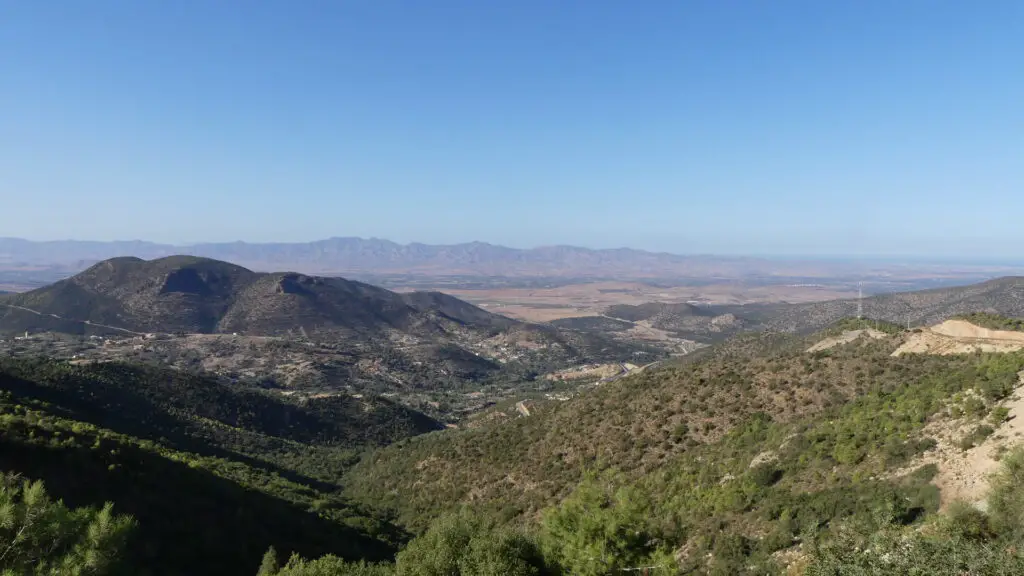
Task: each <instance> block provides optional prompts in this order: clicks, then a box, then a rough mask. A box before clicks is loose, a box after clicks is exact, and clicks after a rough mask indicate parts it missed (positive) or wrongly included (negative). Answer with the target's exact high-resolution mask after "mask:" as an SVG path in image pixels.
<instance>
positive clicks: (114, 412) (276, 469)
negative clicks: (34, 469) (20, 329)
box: [0, 374, 339, 492]
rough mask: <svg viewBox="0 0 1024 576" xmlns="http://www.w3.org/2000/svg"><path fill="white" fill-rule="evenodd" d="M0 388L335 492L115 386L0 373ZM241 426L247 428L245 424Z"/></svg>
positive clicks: (67, 413) (58, 410) (78, 416)
mask: <svg viewBox="0 0 1024 576" xmlns="http://www.w3.org/2000/svg"><path fill="white" fill-rule="evenodd" d="M0 389H4V390H8V391H9V392H11V393H12V394H14V395H15V396H17V397H21V398H24V399H32V400H38V401H42V402H46V403H49V404H50V406H48V407H47V411H48V412H51V413H53V414H55V415H58V416H62V417H64V418H68V419H71V420H77V421H80V422H87V423H89V424H93V425H95V426H99V427H101V428H106V429H108V430H112V431H114V432H117V433H120V434H125V435H127V436H134V437H136V438H141V439H146V440H152V441H154V442H158V443H160V444H162V445H164V446H167V447H169V448H173V449H175V450H180V451H183V452H192V453H194V454H198V455H201V456H211V457H216V458H224V459H227V460H234V461H238V462H242V463H245V464H247V465H249V466H251V467H254V468H259V469H262V470H265V471H267V472H273V473H275V474H277V475H279V476H281V477H282V478H285V479H287V480H290V481H292V482H297V483H300V484H305V485H307V486H310V487H312V488H315V489H317V490H319V491H321V492H335V491H337V490H338V489H339V486H337V485H336V484H332V483H329V482H325V481H323V480H318V479H315V478H311V477H309V476H306V475H304V474H300V473H298V472H296V471H294V470H289V469H287V468H283V467H281V466H278V465H276V464H273V463H270V462H267V461H265V460H260V459H257V458H253V457H252V456H248V455H246V454H243V453H240V452H237V451H234V450H228V449H226V448H223V447H221V446H217V445H215V444H211V443H210V441H209V440H206V439H203V438H200V437H196V436H194V435H192V434H190V433H189V430H193V429H195V428H197V426H196V425H195V424H194V423H193V422H191V421H190V420H189V419H187V418H179V417H176V416H173V415H171V414H168V413H167V412H166V411H165V410H164V409H162V408H161V407H160V406H158V405H157V404H155V403H154V402H151V401H150V400H149V399H147V398H145V397H142V396H140V395H136V394H132V393H129V392H124V391H120V392H119V394H118V396H117V398H113V397H111V394H110V391H108V390H101V389H95V390H89V391H87V392H83V391H80V390H74V389H72V390H63V389H60V388H55V387H51V386H41V385H39V384H37V383H35V382H31V381H29V380H25V379H23V378H18V377H14V376H11V375H8V374H0ZM83 396H85V398H83ZM242 432H243V433H251V432H250V431H247V430H243V431H242Z"/></svg>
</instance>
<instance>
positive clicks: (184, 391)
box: [0, 321, 1024, 576]
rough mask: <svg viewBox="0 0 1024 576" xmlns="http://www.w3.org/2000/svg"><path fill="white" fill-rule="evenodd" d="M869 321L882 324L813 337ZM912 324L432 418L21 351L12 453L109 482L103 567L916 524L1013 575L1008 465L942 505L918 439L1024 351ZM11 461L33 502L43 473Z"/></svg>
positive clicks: (313, 566) (598, 551) (764, 348)
mask: <svg viewBox="0 0 1024 576" xmlns="http://www.w3.org/2000/svg"><path fill="white" fill-rule="evenodd" d="M1000 322H1008V321H1000ZM866 325H871V326H879V327H881V328H884V331H881V330H880V331H878V332H877V334H876V335H875V336H872V337H871V338H860V339H854V340H843V339H837V340H835V342H836V345H835V346H833V347H830V348H827V349H821V348H816V351H814V352H808V349H809V347H810V346H811V345H812V344H814V343H816V342H819V341H820V340H821V339H822V338H825V337H826V336H829V335H834V334H843V333H849V332H850V331H852V330H860V329H861V328H862V327H863V326H866ZM907 337H908V334H906V333H904V332H902V331H901V330H900V329H899V327H898V326H896V325H891V324H884V323H883V324H877V323H875V322H873V321H845V322H843V323H840V324H837V325H836V326H834V327H832V328H831V329H830V330H828V331H826V332H824V333H821V334H818V335H814V336H811V337H806V338H805V337H796V336H792V335H750V336H744V337H739V338H734V339H732V340H730V341H729V342H727V343H725V344H723V345H720V346H716V347H713V348H710V349H706V350H703V351H701V352H699V353H697V354H693V355H691V356H689V357H686V358H683V359H680V360H679V361H677V362H675V363H673V364H671V365H667V366H665V367H663V368H662V369H658V370H652V371H645V372H642V373H640V374H637V375H633V376H629V377H625V378H621V379H619V380H616V381H614V382H608V383H606V384H603V385H601V386H599V387H597V388H596V389H594V390H592V391H590V392H587V393H585V394H581V395H579V396H577V397H576V398H574V399H572V400H568V401H565V402H558V401H550V402H546V403H545V402H538V403H537V404H536V405H534V406H533V407H532V409H531V410H530V415H529V416H523V417H520V418H517V419H513V420H506V421H499V420H495V421H492V422H484V423H482V424H481V425H480V426H478V427H476V428H473V429H466V430H443V431H433V432H430V433H427V434H422V432H427V431H431V430H434V429H436V428H437V425H436V424H435V423H433V422H432V421H431V420H429V419H427V418H425V417H424V416H422V415H418V414H416V413H414V412H411V411H408V410H406V409H402V408H399V407H397V406H395V405H393V404H390V403H388V402H385V401H383V400H375V399H372V398H361V399H360V398H324V399H311V400H308V401H306V402H304V403H294V404H293V403H290V402H288V401H284V400H281V399H279V398H275V397H272V396H266V395H264V393H263V392H260V391H257V390H249V389H245V388H241V387H237V386H232V385H228V384H224V383H222V382H218V381H213V380H206V379H203V378H198V377H195V376H189V375H185V374H179V373H176V372H174V371H167V370H157V369H153V368H142V367H136V366H127V365H116V364H111V365H91V366H76V365H73V364H70V363H66V362H56V361H50V360H27V359H8V360H4V361H3V362H2V363H0V364H2V365H0V375H2V378H0V384H2V390H3V395H2V398H0V426H2V427H3V429H2V432H3V434H2V437H0V438H2V439H0V442H2V447H0V448H2V450H0V469H2V470H4V471H7V472H15V473H20V474H23V475H24V477H25V478H27V479H29V480H42V481H43V482H45V486H46V488H47V489H48V490H49V491H50V493H51V494H52V495H53V496H54V497H56V498H61V499H63V501H64V504H65V505H67V506H70V507H72V508H75V507H79V506H92V507H93V508H92V510H94V511H95V510H97V509H98V508H96V507H99V506H102V505H103V504H104V503H106V502H111V503H112V504H113V507H114V508H113V513H112V514H114V515H115V516H111V515H110V514H111V513H109V512H105V514H107V516H105V518H107V520H104V521H103V522H106V523H107V524H105V525H109V526H111V527H112V528H110V530H111V531H110V535H109V541H108V540H106V539H104V540H102V541H97V543H96V544H95V546H97V547H100V548H102V549H103V550H107V548H110V547H115V546H117V548H118V552H117V558H116V561H114V562H112V563H111V565H110V567H109V569H107V570H106V571H105V572H102V573H104V574H154V575H158V574H249V575H251V574H256V573H257V571H259V572H260V574H263V575H267V574H274V573H278V572H279V573H280V574H283V575H286V576H312V575H315V574H341V575H346V574H348V575H353V574H361V575H367V574H373V575H378V576H380V575H385V574H396V575H427V576H430V575H437V576H441V575H451V574H455V575H458V576H484V575H497V574H522V575H528V574H538V575H539V574H577V575H594V576H597V575H605V574H613V573H619V572H620V571H622V570H624V569H634V568H640V569H643V568H645V567H646V568H647V569H649V570H658V571H665V573H670V574H671V573H676V572H680V573H707V574H723V575H724V574H738V573H751V574H776V573H782V572H783V571H784V570H785V569H787V566H788V567H789V569H791V570H796V571H797V572H796V573H801V572H804V573H807V574H837V573H838V574H845V573H846V572H843V571H842V570H840V569H839V566H841V565H843V564H844V563H850V562H853V563H854V564H857V563H859V564H861V565H865V566H867V568H865V569H867V570H868V572H867V573H886V572H885V567H886V566H888V565H890V564H891V562H890V560H891V559H889V558H888V557H882V556H879V557H865V558H860V557H858V558H855V559H851V557H850V556H849V549H850V547H854V546H863V545H865V544H864V543H866V542H871V543H872V544H871V545H872V546H875V547H877V548H878V549H884V548H885V547H887V546H888V547H890V548H892V547H893V546H896V544H895V542H897V541H910V542H912V546H913V548H912V549H910V550H909V552H908V554H911V555H912V557H913V558H916V560H914V562H917V563H918V564H919V565H921V566H933V567H934V569H935V570H934V572H928V573H937V574H959V573H963V572H956V571H950V570H954V569H958V568H957V567H959V566H965V565H970V566H981V567H983V568H984V567H988V568H992V570H996V568H998V569H1000V570H1003V569H1004V568H1005V567H1007V566H1008V567H1010V568H1005V570H1004V571H1003V572H999V571H991V572H983V573H994V574H1002V573H1005V574H1010V573H1014V572H1012V570H1011V569H1012V568H1013V567H1014V566H1018V565H1019V563H1018V564H1014V562H1015V560H1014V559H1013V557H1012V555H1010V556H1007V555H1006V554H1002V553H991V552H986V550H992V548H991V545H992V544H993V543H996V544H1000V543H1001V544H1000V545H1002V544H1006V545H1011V544H1012V543H1015V542H1017V541H1018V540H1019V538H1020V537H1019V534H1018V532H1015V531H1013V530H1012V529H1010V528H1007V521H1008V520H1007V519H1008V518H1010V517H1011V516H1012V514H1014V513H1015V512H1014V510H1017V508H1015V506H1016V502H1017V501H1018V500H1017V498H1018V496H1017V495H1016V494H1017V492H1015V491H1014V490H1017V487H1016V484H1014V482H1016V480H1013V481H1009V480H1008V481H1006V482H1003V483H1002V484H999V483H998V482H997V483H995V484H994V487H995V488H994V489H995V492H994V493H993V494H994V495H993V497H992V498H991V499H990V501H991V503H992V507H991V508H990V512H989V513H988V514H982V513H980V512H971V511H970V510H967V509H960V508H956V509H951V510H950V514H949V515H941V514H939V515H937V514H936V512H937V510H938V508H939V505H940V499H941V493H940V491H939V488H938V487H937V486H936V484H935V483H934V478H935V476H936V474H937V471H938V469H937V468H936V465H935V464H934V463H923V461H922V460H921V457H922V455H924V454H927V453H928V452H929V451H930V450H932V449H933V447H934V446H935V444H936V440H935V438H933V437H932V436H931V434H932V432H931V431H930V430H931V428H929V426H932V425H933V424H935V423H941V422H942V421H944V420H948V419H951V418H960V419H961V420H963V421H965V422H967V423H968V424H969V423H971V422H977V423H981V422H991V423H992V424H993V425H998V423H999V422H1000V421H1001V420H1005V419H1006V418H1007V417H1008V414H1009V412H1008V410H1007V409H1006V408H1005V406H1004V404H1005V403H1006V402H1007V398H1008V397H1010V396H1011V394H1013V393H1014V391H1015V390H1017V387H1018V379H1019V377H1018V373H1019V372H1021V370H1022V369H1024V353H1020V352H1014V353H1005V354H982V353H974V354H960V355H948V356H935V355H926V354H905V355H900V356H892V352H893V351H894V350H895V349H896V348H898V347H899V346H900V344H901V343H902V342H903V341H904V340H905V338H907ZM844 342H845V343H844ZM981 428H982V427H976V430H975V431H974V432H971V434H978V433H980V432H979V431H980V430H981ZM991 430H992V428H991V427H990V428H989V432H988V433H989V434H991ZM971 438H974V436H971ZM971 438H965V439H964V442H965V444H964V445H965V447H966V446H970V445H971V444H969V443H967V441H968V440H970V439H971ZM375 446H376V447H378V448H375V449H372V450H371V451H369V452H367V450H368V449H371V448H372V447H375ZM1019 462H1022V460H1020V459H1019V457H1016V456H1013V457H1009V456H1008V457H1007V464H1006V466H1007V467H1008V472H1006V474H1009V475H1010V476H1009V477H1011V478H1014V479H1015V478H1018V477H1019V469H1020V468H1021V466H1020V464H1019ZM1015 463H1016V464H1015ZM5 482H6V483H7V484H5V485H6V486H8V488H6V489H5V490H6V491H5V492H4V494H5V496H4V497H6V498H9V499H11V500H12V502H15V504H17V505H18V506H30V505H31V503H27V502H21V501H20V500H19V499H22V500H24V499H25V498H28V497H29V496H28V495H30V494H31V493H34V492H31V491H32V490H36V489H35V488H31V487H30V486H25V487H24V488H18V486H19V484H18V482H15V481H12V480H5ZM1000 490H1001V491H1002V492H1000ZM1017 491H1019V490H1017ZM18 502H21V503H20V504H19V503H18ZM97 513H98V512H94V513H86V512H81V514H82V515H83V516H82V518H84V519H85V520H83V522H85V521H86V520H88V521H90V522H94V521H98V520H96V519H97V518H98V517H97V516H95V514H97ZM76 514H77V513H76ZM90 514H92V515H90ZM116 514H129V515H131V516H132V517H133V518H132V520H131V521H130V522H129V521H127V520H124V521H122V520H118V521H117V522H118V523H113V524H111V523H112V522H115V519H116V518H117V516H116ZM89 519H91V520H89ZM923 527H928V528H927V530H925V531H921V530H924V528H923ZM114 528H116V530H114ZM97 530H99V529H98V528H97ZM104 530H106V529H104ZM908 530H909V531H908ZM972 531H973V532H972ZM77 533H78V532H75V531H71V532H69V536H68V538H72V537H73V536H74V534H77ZM97 533H98V534H106V533H107V532H104V531H102V530H101V531H99V532H97ZM936 534H945V535H951V534H952V535H960V536H957V537H958V538H960V537H961V536H962V537H963V538H966V539H967V540H963V539H961V540H955V541H954V544H952V545H945V544H943V542H944V540H942V539H941V538H938V537H937V536H935V535H936ZM122 536H123V538H124V541H123V544H120V545H118V544H117V543H118V542H119V541H120V540H119V539H120V538H122ZM900 539H902V540H900ZM908 539H909V540H908ZM956 542H960V543H959V544H957V543H956ZM69 546H70V545H68V546H66V547H65V548H62V549H64V550H65V551H66V550H71V549H73V546H71V547H69ZM929 551H934V554H932V553H931V552H929ZM293 553H294V555H293ZM396 553H397V555H396ZM97 554H99V552H97ZM261 559H262V560H261ZM68 561H69V562H71V561H73V559H72V560H68ZM261 561H262V566H261ZM891 561H892V562H895V561H896V560H891ZM899 561H900V562H903V561H904V560H903V559H901V560H899ZM909 561H910V560H907V562H909ZM366 562H369V564H367V563H366ZM886 562H890V564H886ZM929 562H932V564H929ZM965 563H966V564H965ZM891 565H892V566H903V565H904V564H891ZM950 567H952V568H950ZM988 568H985V569H986V570H987V569H988ZM836 570H840V571H838V572H836ZM871 570H874V572H872V571H871ZM942 570H946V571H945V572H943V571H942ZM1006 570H1011V571H1006ZM965 573H974V572H965ZM979 573H981V572H979Z"/></svg>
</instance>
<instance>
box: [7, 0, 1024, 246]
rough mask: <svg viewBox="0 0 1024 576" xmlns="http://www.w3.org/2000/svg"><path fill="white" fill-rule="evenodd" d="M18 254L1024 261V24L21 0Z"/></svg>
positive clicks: (971, 11) (908, 7) (15, 71)
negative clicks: (658, 253) (40, 243)
mask: <svg viewBox="0 0 1024 576" xmlns="http://www.w3.org/2000/svg"><path fill="white" fill-rule="evenodd" d="M0 236H19V237H27V238H32V239H57V238H73V239H97V240H109V239H146V240H154V241H164V242H200V241H227V240H238V239H241V240H247V241H304V240H313V239H319V238H325V237H330V236H376V237H382V238H389V239H393V240H396V241H402V242H407V241H422V242H429V243H450V242H460V241H471V240H482V241H489V242H494V243H500V244H507V245H512V246H520V247H529V246H538V245H545V244H555V243H564V244H575V245H583V246H591V247H616V246H631V247H637V248H646V249H656V250H667V251H673V252H682V253H689V252H715V253H752V254H772V253H775V254H913V255H932V256H938V255H944V256H963V255H972V254H978V255H980V254H984V255H986V256H998V257H1003V256H1014V257H1016V256H1021V255H1024V2H1021V1H1020V0H982V1H978V2H968V1H966V0H960V1H955V2H954V1H946V0H898V1H894V0H856V1H855V0H848V1H840V0H836V1H822V0H805V1H788V0H780V1H777V2H762V1H755V0H746V1H736V0H700V1H698V0H688V1H684V0H649V1H644V2H627V1H625V0H514V1H513V0H494V1H480V0H429V1H427V0H408V1H404V2H399V1H393V0H360V1H345V0H298V1H285V0H277V1H265V0H245V1H243V0H234V1H228V0H175V1H173V2H158V1H149V0H122V1H112V0H91V1H81V2H80V1H75V0H68V1H64V2H46V1H31V0H0Z"/></svg>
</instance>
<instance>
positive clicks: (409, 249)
mask: <svg viewBox="0 0 1024 576" xmlns="http://www.w3.org/2000/svg"><path fill="white" fill-rule="evenodd" d="M174 254H187V255H192V256H202V257H207V258H215V259H218V260H224V261H228V262H233V263H236V264H240V265H242V266H246V267H249V268H251V269H254V270H263V271H285V270H287V271H296V272H307V273H321V274H343V275H356V276H358V275H363V274H414V275H433V276H457V275H466V276H535V277H563V278H587V277H590V278H620V279H624V278H631V279H644V278H652V279H657V278H663V279H669V278H670V279H715V278H718V279H740V280H742V279H758V280H763V279H766V278H768V279H771V278H780V279H781V278H837V277H843V276H851V275H854V276H859V277H863V278H869V277H877V278H928V279H947V280H951V279H956V278H967V279H977V278H987V277H995V276H1001V275H1009V274H1014V273H1019V272H1021V271H1022V270H1024V269H1022V268H1014V267H1012V266H999V265H983V264H970V263H968V264H959V265H956V266H953V265H950V264H948V263H935V264H929V263H920V262H918V263H913V264H908V263H906V262H900V261H887V262H873V261H871V260H859V259H822V258H817V259H815V258H802V259H795V258H781V259H780V258H756V257H741V256H716V255H678V254H669V253H654V252H646V251H642V250H634V249H629V248H619V249H605V250H594V249H589V248H581V247H574V246H547V247H540V248H533V249H528V250H524V249H517V248H509V247H505V246H498V245H494V244H487V243H484V242H471V243H465V244H452V245H430V244H422V243H412V244H399V243H396V242H392V241H389V240H382V239H376V238H371V239H363V238H329V239H326V240H320V241H316V242H305V243H246V242H229V243H209V244H196V245H186V246H175V245H169V244H157V243H153V242H142V241H131V242H80V241H53V242H32V241H28V240H24V239H17V238H0V266H3V267H5V268H8V269H18V268H26V267H27V268H31V267H33V266H56V267H62V268H65V269H67V270H69V271H77V270H81V269H83V268H85V267H86V266H88V265H90V264H92V263H94V262H97V261H100V260H105V259H107V258H113V257H117V256H135V257H139V258H144V259H153V258H160V257H164V256H169V255H174Z"/></svg>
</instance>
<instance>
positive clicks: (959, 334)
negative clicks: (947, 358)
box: [892, 320, 1024, 356]
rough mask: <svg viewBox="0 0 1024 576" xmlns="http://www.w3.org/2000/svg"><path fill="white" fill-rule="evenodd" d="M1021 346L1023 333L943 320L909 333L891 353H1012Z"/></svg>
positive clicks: (1023, 340)
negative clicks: (901, 343)
mask: <svg viewBox="0 0 1024 576" xmlns="http://www.w3.org/2000/svg"><path fill="white" fill-rule="evenodd" d="M1022 349H1024V332H1014V331H1010V330H990V329H988V328H982V327H980V326H975V325H974V324H971V323H970V322H967V321H966V320H946V321H945V322H943V323H941V324H937V325H935V326H932V327H930V328H924V329H921V330H920V331H918V332H915V333H913V334H911V335H910V336H909V337H908V338H907V341H906V342H904V343H903V345H902V346H900V347H899V348H897V349H896V351H895V352H893V353H892V355H893V356H899V355H901V354H969V353H971V352H978V351H980V352H1014V351H1017V350H1022Z"/></svg>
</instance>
